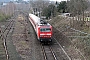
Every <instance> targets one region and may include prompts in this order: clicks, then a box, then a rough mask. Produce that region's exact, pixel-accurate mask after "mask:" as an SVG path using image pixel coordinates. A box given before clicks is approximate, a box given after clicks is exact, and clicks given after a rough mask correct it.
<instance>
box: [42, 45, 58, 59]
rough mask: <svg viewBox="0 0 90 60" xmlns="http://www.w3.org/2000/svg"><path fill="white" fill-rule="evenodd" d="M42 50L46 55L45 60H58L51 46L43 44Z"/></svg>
mask: <svg viewBox="0 0 90 60" xmlns="http://www.w3.org/2000/svg"><path fill="white" fill-rule="evenodd" d="M41 48H42V52H43V55H44V60H57V57H56V55H55V53H54V51H53V50H52V47H51V46H43V45H42V44H41Z"/></svg>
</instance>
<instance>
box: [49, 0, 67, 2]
mask: <svg viewBox="0 0 90 60" xmlns="http://www.w3.org/2000/svg"><path fill="white" fill-rule="evenodd" d="M50 1H58V2H61V1H67V0H50Z"/></svg>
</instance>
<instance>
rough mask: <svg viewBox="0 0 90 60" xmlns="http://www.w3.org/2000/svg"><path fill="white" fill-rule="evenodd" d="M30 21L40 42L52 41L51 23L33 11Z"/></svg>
mask: <svg viewBox="0 0 90 60" xmlns="http://www.w3.org/2000/svg"><path fill="white" fill-rule="evenodd" d="M29 21H30V22H31V24H32V26H33V28H34V30H35V33H36V35H37V39H38V40H39V41H40V42H52V26H51V25H50V24H49V23H47V22H46V21H44V20H43V19H41V18H40V17H38V16H36V15H34V14H31V13H29Z"/></svg>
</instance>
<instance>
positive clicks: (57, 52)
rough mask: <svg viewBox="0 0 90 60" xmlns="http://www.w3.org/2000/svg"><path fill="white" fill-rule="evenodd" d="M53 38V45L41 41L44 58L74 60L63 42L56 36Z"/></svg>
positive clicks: (45, 59)
mask: <svg viewBox="0 0 90 60" xmlns="http://www.w3.org/2000/svg"><path fill="white" fill-rule="evenodd" d="M53 40H54V41H53V44H51V45H43V44H42V43H41V48H42V52H43V56H44V60H72V59H71V58H70V57H69V55H68V54H67V53H66V51H65V50H64V48H63V47H62V46H61V44H60V43H59V42H58V41H57V40H56V39H55V38H53Z"/></svg>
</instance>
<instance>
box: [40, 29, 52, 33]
mask: <svg viewBox="0 0 90 60" xmlns="http://www.w3.org/2000/svg"><path fill="white" fill-rule="evenodd" d="M50 31H51V29H50V28H41V29H40V32H50Z"/></svg>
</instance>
